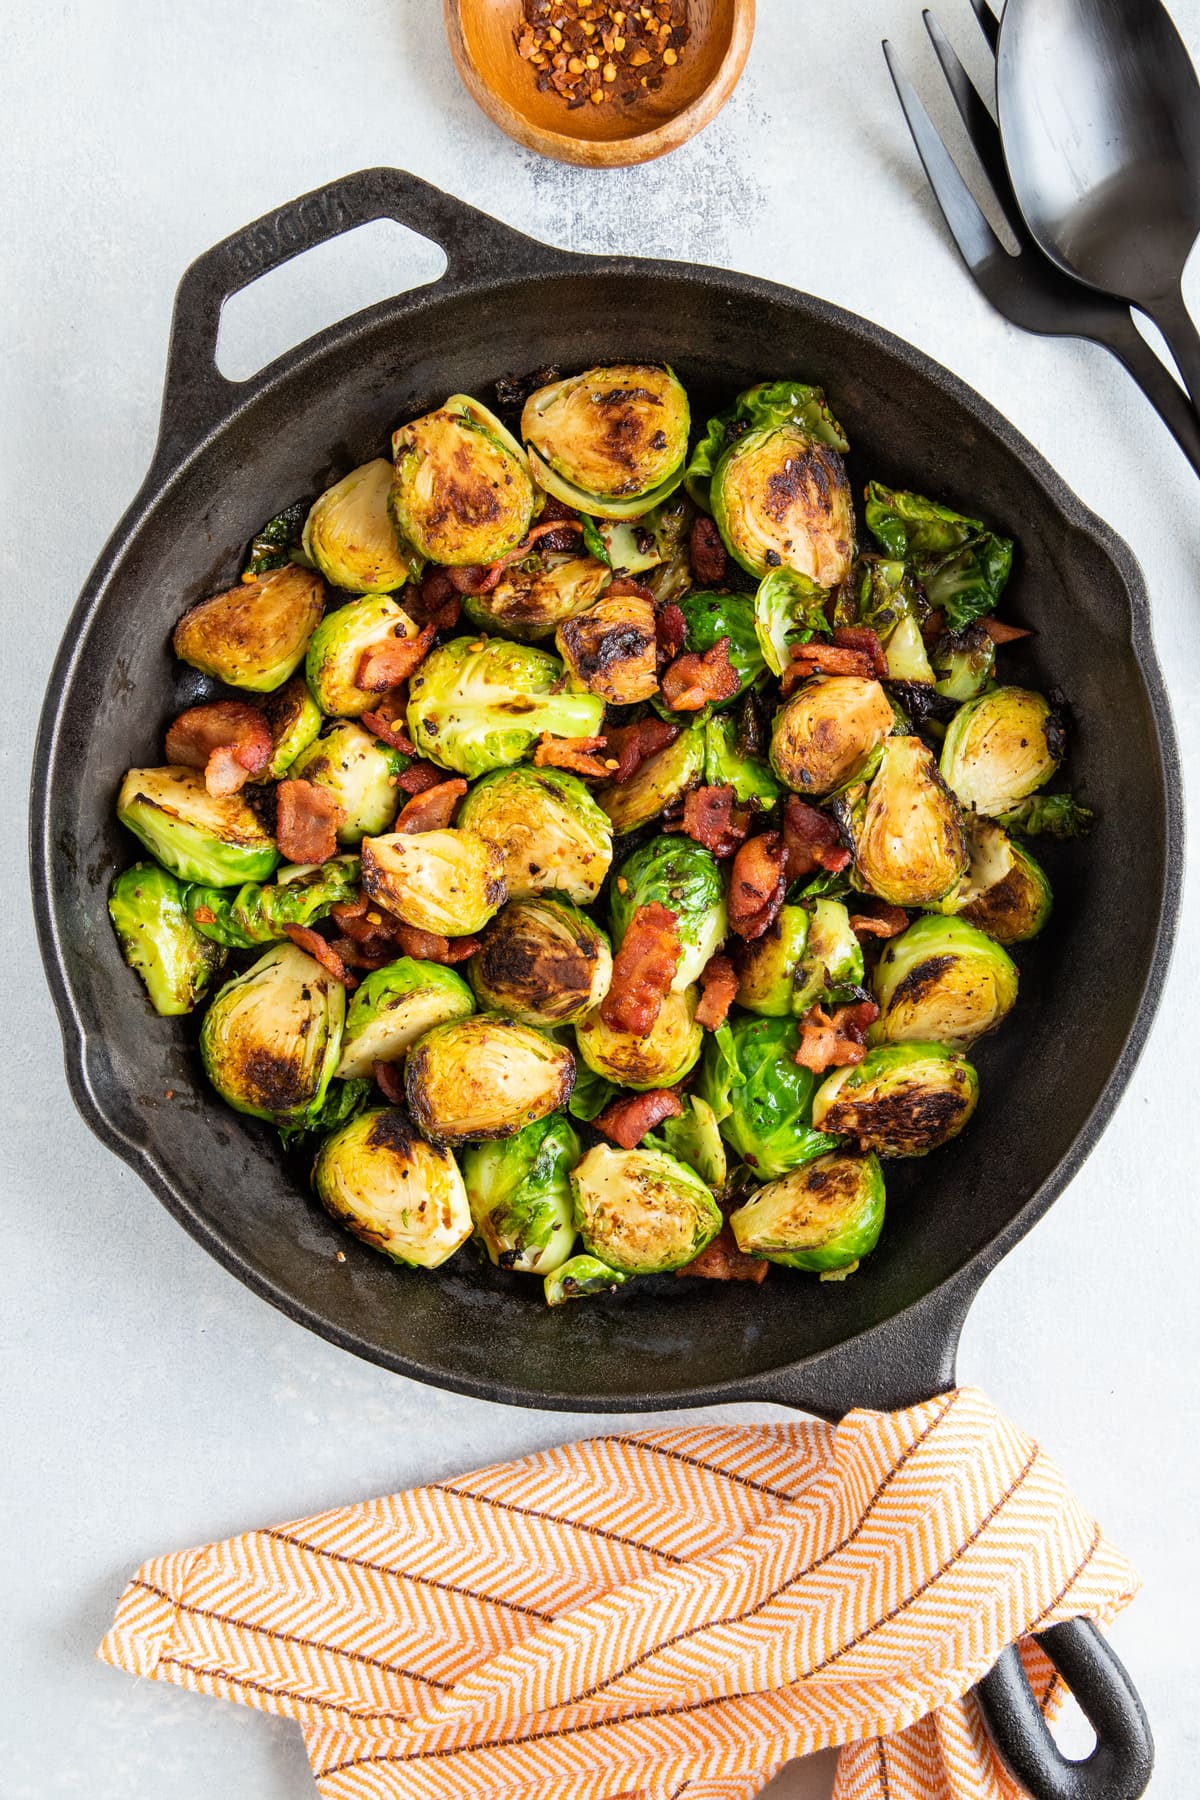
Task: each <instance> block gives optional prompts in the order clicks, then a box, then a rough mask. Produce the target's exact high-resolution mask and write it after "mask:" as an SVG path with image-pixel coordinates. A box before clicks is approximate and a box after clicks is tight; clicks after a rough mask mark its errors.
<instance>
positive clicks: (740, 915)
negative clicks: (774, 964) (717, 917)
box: [729, 831, 787, 940]
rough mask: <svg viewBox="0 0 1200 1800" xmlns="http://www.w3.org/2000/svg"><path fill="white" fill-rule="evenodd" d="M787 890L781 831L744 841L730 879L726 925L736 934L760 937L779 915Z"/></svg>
mask: <svg viewBox="0 0 1200 1800" xmlns="http://www.w3.org/2000/svg"><path fill="white" fill-rule="evenodd" d="M786 892H787V877H786V876H785V874H784V853H783V834H782V833H781V832H778V831H764V832H761V833H760V834H759V836H758V837H752V838H750V839H749V840H748V841H747V842H746V843H744V844H743V845H742V847H741V849H740V850H739V851H738V853H737V855H736V856H735V857H734V859H733V870H732V873H731V875H730V878H729V924H730V928H731V929H732V930H733V931H736V932H737V934H738V936H739V937H741V938H746V939H747V940H750V939H752V938H758V937H761V936H762V934H763V932H764V931H766V930H767V928H768V926H770V925H771V924H773V923H774V921H775V920H776V919H777V918H778V916H779V909H780V907H781V906H782V905H783V897H784V895H785V894H786Z"/></svg>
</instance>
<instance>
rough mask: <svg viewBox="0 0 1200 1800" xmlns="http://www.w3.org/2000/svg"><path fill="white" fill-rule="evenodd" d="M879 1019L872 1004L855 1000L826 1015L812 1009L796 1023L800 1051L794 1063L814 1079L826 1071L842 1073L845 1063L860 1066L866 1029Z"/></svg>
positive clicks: (865, 1052)
mask: <svg viewBox="0 0 1200 1800" xmlns="http://www.w3.org/2000/svg"><path fill="white" fill-rule="evenodd" d="M878 1017H879V1008H878V1007H877V1006H876V1004H875V1002H874V1001H873V1000H857V1001H855V1002H854V1004H853V1005H852V1006H838V1007H835V1008H834V1010H833V1012H831V1013H828V1012H826V1011H825V1009H824V1007H821V1006H813V1007H810V1008H809V1010H808V1012H806V1013H805V1015H804V1017H803V1018H802V1019H801V1021H800V1047H799V1049H798V1050H797V1051H796V1055H795V1061H796V1062H798V1063H799V1065H800V1067H801V1068H802V1069H811V1070H812V1072H813V1074H814V1075H823V1074H824V1072H825V1070H826V1069H842V1068H845V1067H846V1066H847V1064H849V1063H860V1062H861V1061H862V1059H863V1057H864V1056H865V1055H866V1054H867V1045H866V1035H867V1026H868V1025H873V1024H874V1023H875V1020H876V1019H877V1018H878Z"/></svg>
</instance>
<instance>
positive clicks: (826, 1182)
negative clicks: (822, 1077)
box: [729, 1150, 884, 1273]
mask: <svg viewBox="0 0 1200 1800" xmlns="http://www.w3.org/2000/svg"><path fill="white" fill-rule="evenodd" d="M883 1208H884V1187H883V1170H882V1169H881V1168H880V1166H879V1162H878V1159H877V1158H876V1157H874V1156H854V1155H852V1154H851V1153H850V1152H848V1151H845V1150H838V1151H834V1152H832V1153H831V1154H830V1155H828V1156H820V1157H818V1158H817V1160H816V1161H815V1162H810V1163H806V1164H805V1165H804V1167H803V1168H800V1169H793V1170H792V1172H791V1173H790V1174H789V1175H785V1176H783V1178H782V1179H781V1180H779V1181H772V1182H771V1183H770V1185H769V1186H767V1187H764V1188H760V1189H759V1190H758V1192H757V1193H756V1194H753V1195H751V1197H750V1199H749V1200H748V1201H747V1202H746V1204H745V1205H744V1206H739V1207H738V1208H737V1210H736V1212H732V1213H730V1215H729V1224H730V1228H731V1230H732V1232H733V1235H734V1237H735V1238H736V1239H737V1247H738V1249H739V1250H743V1251H745V1253H746V1254H747V1255H748V1256H762V1257H765V1258H766V1260H767V1261H768V1262H776V1263H783V1264H784V1266H785V1267H787V1268H789V1269H813V1270H819V1271H821V1272H824V1271H826V1270H830V1269H842V1270H845V1271H846V1272H847V1273H849V1271H850V1270H851V1269H853V1268H855V1267H856V1266H857V1264H858V1262H859V1261H860V1259H861V1258H862V1257H864V1256H866V1255H867V1254H868V1253H869V1252H870V1251H872V1250H873V1249H874V1248H875V1246H876V1244H877V1243H878V1242H879V1234H880V1232H881V1231H882V1230H883Z"/></svg>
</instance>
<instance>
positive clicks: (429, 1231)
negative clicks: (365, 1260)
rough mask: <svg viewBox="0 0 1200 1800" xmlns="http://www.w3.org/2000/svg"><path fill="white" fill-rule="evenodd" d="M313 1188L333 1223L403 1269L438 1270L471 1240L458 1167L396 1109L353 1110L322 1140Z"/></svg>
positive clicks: (465, 1199)
mask: <svg viewBox="0 0 1200 1800" xmlns="http://www.w3.org/2000/svg"><path fill="white" fill-rule="evenodd" d="M313 1184H314V1186H315V1187H316V1190H317V1193H318V1195H319V1196H320V1198H321V1201H322V1203H323V1205H324V1206H325V1208H326V1210H327V1211H328V1212H330V1213H331V1214H332V1215H333V1217H334V1218H335V1219H336V1220H337V1221H338V1223H339V1224H341V1225H345V1226H346V1228H347V1229H348V1230H349V1231H352V1232H353V1233H354V1235H355V1237H357V1238H361V1239H362V1241H363V1243H364V1244H370V1246H371V1248H372V1249H373V1250H382V1251H383V1254H384V1255H385V1256H390V1257H391V1259H392V1261H393V1262H398V1263H404V1264H406V1265H407V1266H409V1267H410V1268H415V1269H439V1268H440V1267H441V1266H442V1264H443V1263H444V1262H446V1261H447V1259H448V1258H449V1257H451V1256H453V1255H454V1252H455V1251H456V1250H457V1249H459V1248H460V1247H461V1246H462V1245H463V1244H465V1243H466V1241H467V1239H468V1238H469V1237H470V1235H471V1209H470V1207H469V1206H468V1204H467V1192H466V1188H465V1187H464V1186H463V1178H462V1176H461V1175H460V1174H459V1170H458V1164H457V1163H456V1162H455V1160H454V1158H453V1156H452V1155H451V1154H450V1152H449V1151H448V1150H442V1149H440V1148H439V1147H438V1146H437V1145H436V1144H427V1143H425V1142H423V1140H422V1139H421V1138H419V1137H418V1136H417V1134H416V1132H415V1131H414V1130H413V1128H412V1126H411V1125H410V1124H409V1122H408V1120H407V1119H406V1118H405V1116H404V1114H403V1113H402V1112H401V1111H400V1110H399V1108H398V1107H394V1106H381V1107H376V1108H374V1109H373V1110H372V1111H370V1112H365V1113H361V1114H360V1115H359V1117H358V1118H357V1119H352V1120H351V1122H350V1123H349V1125H344V1126H343V1127H342V1129H341V1130H340V1131H339V1132H338V1133H337V1135H336V1136H335V1137H331V1138H329V1139H327V1140H326V1142H325V1143H324V1144H323V1145H322V1147H321V1150H320V1153H319V1154H318V1156H317V1161H316V1166H315V1167H314V1169H313Z"/></svg>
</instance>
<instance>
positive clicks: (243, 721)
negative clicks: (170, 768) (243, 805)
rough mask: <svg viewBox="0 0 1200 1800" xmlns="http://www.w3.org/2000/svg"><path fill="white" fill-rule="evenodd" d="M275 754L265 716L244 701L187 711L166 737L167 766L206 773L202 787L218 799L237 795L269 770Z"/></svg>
mask: <svg viewBox="0 0 1200 1800" xmlns="http://www.w3.org/2000/svg"><path fill="white" fill-rule="evenodd" d="M274 748H275V743H274V739H273V738H272V736H271V726H270V722H269V720H268V718H267V715H266V714H265V713H264V712H261V711H260V710H259V708H258V707H257V706H250V705H249V704H248V703H247V702H246V701H244V700H211V701H209V703H208V704H207V705H206V706H189V707H188V709H187V711H186V712H182V713H180V715H179V717H178V718H177V719H176V720H175V722H174V724H173V725H172V726H171V727H170V728H169V730H168V731H167V744H166V750H167V761H168V762H169V763H174V764H176V765H177V766H179V767H181V768H184V769H203V770H204V785H205V787H206V788H207V789H208V791H209V793H210V794H212V795H213V796H214V797H215V798H219V797H221V796H223V795H225V794H236V793H239V792H240V791H241V789H242V788H244V787H245V785H246V783H247V782H248V781H249V779H250V777H251V775H260V774H261V773H262V771H263V770H264V769H265V768H266V766H267V764H268V763H269V762H270V760H271V754H272V751H273V750H274Z"/></svg>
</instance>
